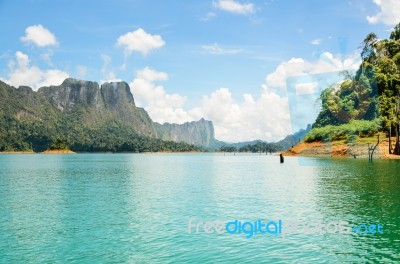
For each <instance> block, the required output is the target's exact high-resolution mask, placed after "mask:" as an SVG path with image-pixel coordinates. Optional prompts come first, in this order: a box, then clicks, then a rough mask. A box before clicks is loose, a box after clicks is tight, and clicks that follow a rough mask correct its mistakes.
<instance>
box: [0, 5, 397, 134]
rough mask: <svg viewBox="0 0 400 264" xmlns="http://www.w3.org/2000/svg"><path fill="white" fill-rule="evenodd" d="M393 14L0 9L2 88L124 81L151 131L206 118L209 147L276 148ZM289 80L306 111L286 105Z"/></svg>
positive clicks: (387, 9)
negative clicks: (210, 129) (153, 124)
mask: <svg viewBox="0 0 400 264" xmlns="http://www.w3.org/2000/svg"><path fill="white" fill-rule="evenodd" d="M399 10H400V5H399V1H396V0H364V1H361V0H351V1H338V0H325V1H320V0H310V1H289V0H273V1H271V0H267V1H251V0H250V1H245V0H243V1H242V0H203V1H199V0H197V1H194V0H193V1H173V0H169V1H144V0H143V1H141V0H124V1H118V0H115V1H103V0H99V1H83V0H81V1H75V0H69V1H63V0H60V1H48V0H31V1H12V0H0V24H1V25H2V26H1V27H0V29H1V32H0V34H1V45H0V78H1V79H2V80H3V81H6V82H7V83H9V84H12V85H14V86H16V87H18V86H19V85H29V86H31V87H32V88H33V89H37V88H38V87H41V86H44V85H58V84H60V83H61V82H62V80H63V79H64V78H66V77H74V78H79V79H85V80H92V81H97V82H99V83H102V82H104V81H113V80H114V81H116V80H123V81H126V82H127V83H129V84H130V86H131V89H132V93H133V94H134V97H135V100H136V103H137V104H138V105H139V106H141V107H144V108H145V109H146V110H147V111H148V112H149V114H150V116H151V117H152V118H153V119H154V120H155V121H158V122H161V123H162V122H178V123H182V122H185V121H191V120H198V119H200V118H201V117H204V118H206V119H209V120H212V121H213V123H214V125H215V130H216V131H215V132H216V137H217V138H218V139H222V140H227V141H242V140H253V139H264V140H268V141H272V140H279V139H281V138H283V137H284V136H285V135H286V134H288V133H291V132H293V131H296V130H298V129H299V128H301V127H305V126H306V124H307V123H312V122H313V121H314V119H315V116H316V114H317V112H318V104H317V103H316V101H315V99H316V97H317V95H318V93H319V91H320V90H321V89H323V88H325V86H329V85H332V84H334V83H335V82H338V81H340V78H339V77H338V72H340V71H341V70H343V69H355V68H357V66H358V63H359V58H358V57H359V56H358V54H359V46H360V44H361V42H362V40H363V39H364V37H365V36H366V35H367V34H368V33H369V32H375V33H376V34H377V35H378V36H379V37H381V38H387V37H388V36H389V34H390V29H392V28H393V26H394V25H395V24H396V23H398V22H399V20H400V19H399V18H400V11H399ZM321 74H324V75H323V76H324V79H323V80H321V78H320V76H322V75H321ZM317 75H318V76H317ZM296 76H297V77H299V76H300V77H301V78H300V79H301V82H303V83H302V84H299V85H300V86H299V87H298V89H299V90H298V91H297V90H296V92H295V93H294V94H295V95H296V96H300V97H299V98H303V97H301V96H302V95H304V94H306V95H307V96H306V97H304V98H307V99H306V100H308V101H304V100H305V99H304V98H303V99H301V100H300V99H299V98H298V99H299V100H297V99H296V100H290V99H291V98H288V96H287V95H288V89H290V87H287V85H286V82H287V80H288V78H292V79H293V78H296ZM304 76H307V78H306V79H305V78H304ZM313 76H317V77H315V78H313ZM305 80H306V81H305ZM304 82H305V83H304ZM295 87H297V86H295ZM294 89H297V88H294ZM302 93H303V94H302ZM311 95H312V96H311ZM292 99H293V98H292ZM300 101H301V102H302V104H301V105H299V106H296V107H294V108H293V107H289V105H288V104H293V103H295V102H300ZM290 109H298V110H296V112H293V110H292V112H291V110H290ZM299 109H301V111H299Z"/></svg>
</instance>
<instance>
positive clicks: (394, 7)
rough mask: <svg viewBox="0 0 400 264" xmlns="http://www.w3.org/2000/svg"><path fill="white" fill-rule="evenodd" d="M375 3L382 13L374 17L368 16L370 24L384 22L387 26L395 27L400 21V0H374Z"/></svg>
mask: <svg viewBox="0 0 400 264" xmlns="http://www.w3.org/2000/svg"><path fill="white" fill-rule="evenodd" d="M373 2H374V3H375V4H376V5H377V6H378V7H379V9H380V11H379V12H378V13H377V14H375V15H373V16H367V20H368V22H369V23H370V24H376V23H380V22H382V23H384V24H387V25H395V24H397V23H398V22H399V21H400V1H399V0H373Z"/></svg>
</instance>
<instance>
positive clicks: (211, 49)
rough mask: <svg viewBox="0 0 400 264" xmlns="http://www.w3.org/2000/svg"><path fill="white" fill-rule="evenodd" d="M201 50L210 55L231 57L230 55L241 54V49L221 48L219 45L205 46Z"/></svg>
mask: <svg viewBox="0 0 400 264" xmlns="http://www.w3.org/2000/svg"><path fill="white" fill-rule="evenodd" d="M201 48H202V49H203V50H204V51H205V52H207V53H210V54H213V55H229V54H237V53H240V52H241V50H239V49H227V48H221V47H220V46H219V45H218V44H217V43H214V44H211V45H203V46H201Z"/></svg>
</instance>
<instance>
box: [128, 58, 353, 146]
mask: <svg viewBox="0 0 400 264" xmlns="http://www.w3.org/2000/svg"><path fill="white" fill-rule="evenodd" d="M356 58H358V54H354V56H349V57H346V58H343V59H342V58H340V57H339V56H334V55H332V54H331V53H329V52H325V53H322V54H321V56H320V58H319V59H318V60H317V61H314V62H310V61H307V60H305V59H303V58H292V59H290V60H288V61H285V62H282V63H281V64H280V65H279V66H278V67H277V68H276V69H275V71H274V72H272V73H271V74H268V75H267V77H266V83H265V84H264V85H262V89H261V91H260V93H259V94H258V95H256V96H255V95H251V94H243V95H242V99H239V100H235V99H234V97H233V95H232V93H231V92H230V90H229V89H228V88H219V89H217V90H216V91H214V92H212V93H211V94H208V95H204V96H203V99H202V101H201V103H200V105H199V106H197V107H194V108H191V109H187V108H185V102H186V97H185V96H183V95H180V94H176V93H174V94H170V93H168V92H167V91H166V89H165V88H164V86H162V85H158V84H156V82H158V81H166V80H168V74H167V73H165V72H159V71H155V70H153V69H151V68H148V67H146V68H144V69H141V70H139V71H137V72H136V77H135V79H134V80H133V81H132V83H131V84H130V86H131V88H132V93H133V95H134V97H135V100H136V102H137V104H138V105H139V106H142V107H144V108H145V109H146V110H147V111H148V113H149V115H150V117H151V118H152V119H153V120H155V121H157V122H160V123H164V122H170V123H173V122H174V123H183V122H186V121H193V120H199V119H200V118H202V117H203V118H205V119H208V120H211V121H212V122H213V124H214V127H215V136H216V138H217V139H219V140H224V141H230V142H237V141H248V140H255V139H263V140H267V141H277V140H280V139H282V138H284V137H285V136H286V135H287V134H290V133H293V132H295V131H297V130H298V129H300V128H304V127H305V126H306V125H307V124H308V123H311V122H313V121H314V119H313V118H315V116H314V114H315V113H317V111H318V109H316V106H315V98H316V97H318V95H319V90H318V89H320V88H321V87H322V88H327V87H328V86H329V85H330V84H333V83H331V82H338V79H340V78H341V77H340V76H339V72H340V71H342V70H344V69H349V70H351V69H356V68H357V67H358V65H359V63H358V60H357V59H356ZM330 73H333V74H332V76H331V75H330ZM321 74H322V76H321ZM296 76H301V78H299V82H298V83H296V85H295V91H294V96H295V97H297V98H295V99H296V100H297V101H298V102H297V104H298V105H300V107H299V108H296V105H293V102H291V101H290V100H291V97H290V96H288V95H287V85H286V83H287V80H288V79H289V78H292V77H296ZM317 77H318V78H317ZM325 78H326V80H325ZM321 80H323V81H321ZM310 95H314V97H312V96H311V97H310ZM291 103H292V105H290V104H291Z"/></svg>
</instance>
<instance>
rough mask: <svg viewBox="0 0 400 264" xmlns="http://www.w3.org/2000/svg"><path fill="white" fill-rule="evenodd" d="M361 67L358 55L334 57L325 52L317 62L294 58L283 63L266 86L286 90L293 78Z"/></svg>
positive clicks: (269, 77) (268, 79) (268, 77)
mask: <svg viewBox="0 0 400 264" xmlns="http://www.w3.org/2000/svg"><path fill="white" fill-rule="evenodd" d="M359 65H360V59H359V55H358V54H353V55H351V56H349V57H346V58H341V57H340V56H334V55H333V54H332V53H330V52H323V53H322V54H321V56H320V57H319V59H318V60H317V61H315V62H308V61H306V60H304V59H302V58H292V59H289V60H288V61H285V62H282V63H281V64H280V65H279V66H278V67H277V68H276V69H275V71H274V72H272V73H270V74H268V75H267V77H266V85H267V86H268V87H269V88H283V89H286V81H287V79H288V78H289V77H291V76H300V75H303V76H304V75H307V76H309V77H310V78H311V79H312V76H313V75H315V74H319V73H326V72H336V73H340V72H341V71H343V70H355V69H357V68H358V66H359Z"/></svg>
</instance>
